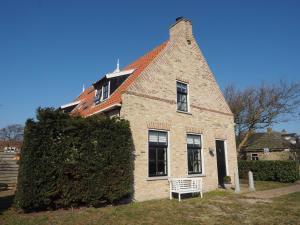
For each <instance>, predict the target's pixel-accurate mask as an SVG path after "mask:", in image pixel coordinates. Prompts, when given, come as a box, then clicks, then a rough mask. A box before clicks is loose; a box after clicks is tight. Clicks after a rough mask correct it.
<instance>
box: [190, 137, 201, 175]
mask: <svg viewBox="0 0 300 225" xmlns="http://www.w3.org/2000/svg"><path fill="white" fill-rule="evenodd" d="M187 150H188V173H189V174H201V173H202V164H201V157H202V156H201V136H200V135H192V134H188V135H187Z"/></svg>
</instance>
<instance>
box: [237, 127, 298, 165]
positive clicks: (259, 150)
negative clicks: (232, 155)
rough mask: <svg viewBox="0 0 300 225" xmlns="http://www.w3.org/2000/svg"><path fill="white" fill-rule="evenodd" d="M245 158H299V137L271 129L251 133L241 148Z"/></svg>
mask: <svg viewBox="0 0 300 225" xmlns="http://www.w3.org/2000/svg"><path fill="white" fill-rule="evenodd" d="M241 155H242V156H241V157H242V158H243V159H247V160H300V138H299V136H298V135H297V134H296V133H287V132H285V131H283V132H276V131H272V129H271V128H268V129H267V132H260V133H252V134H251V135H250V137H249V139H248V140H247V142H246V143H245V146H244V147H243V148H242V149H241Z"/></svg>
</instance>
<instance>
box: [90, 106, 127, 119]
mask: <svg viewBox="0 0 300 225" xmlns="http://www.w3.org/2000/svg"><path fill="white" fill-rule="evenodd" d="M121 106H122V104H120V103H117V104H114V105H111V106H108V107H106V108H103V109H100V110H98V111H96V112H94V113H92V114H90V115H88V116H86V117H89V116H93V115H95V114H98V113H101V112H107V111H109V110H112V109H115V108H118V107H121Z"/></svg>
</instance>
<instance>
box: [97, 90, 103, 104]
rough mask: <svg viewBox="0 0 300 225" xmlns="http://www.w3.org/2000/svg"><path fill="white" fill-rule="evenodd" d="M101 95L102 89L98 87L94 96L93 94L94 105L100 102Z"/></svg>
mask: <svg viewBox="0 0 300 225" xmlns="http://www.w3.org/2000/svg"><path fill="white" fill-rule="evenodd" d="M101 95H102V89H101V88H100V89H98V90H97V91H96V96H95V104H96V105H97V104H99V103H100V101H101Z"/></svg>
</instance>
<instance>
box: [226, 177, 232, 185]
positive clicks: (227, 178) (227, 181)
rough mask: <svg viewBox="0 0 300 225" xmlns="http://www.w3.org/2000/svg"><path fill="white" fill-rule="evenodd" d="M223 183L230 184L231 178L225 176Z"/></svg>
mask: <svg viewBox="0 0 300 225" xmlns="http://www.w3.org/2000/svg"><path fill="white" fill-rule="evenodd" d="M224 183H225V184H231V177H230V176H225V177H224Z"/></svg>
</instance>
